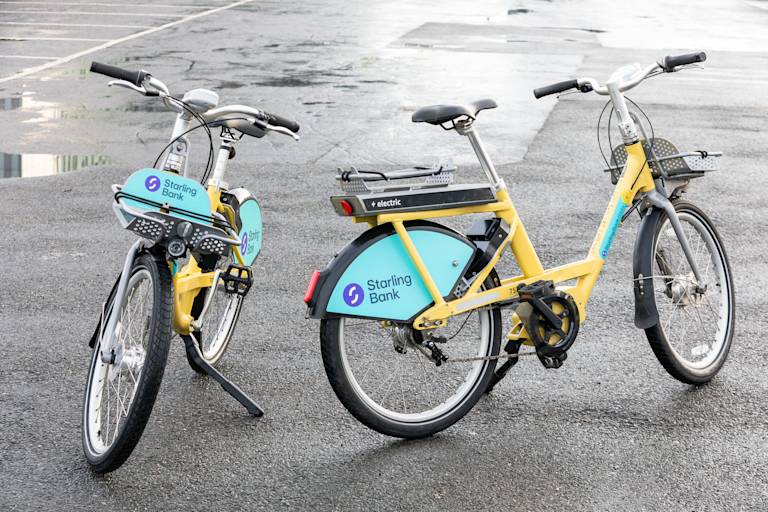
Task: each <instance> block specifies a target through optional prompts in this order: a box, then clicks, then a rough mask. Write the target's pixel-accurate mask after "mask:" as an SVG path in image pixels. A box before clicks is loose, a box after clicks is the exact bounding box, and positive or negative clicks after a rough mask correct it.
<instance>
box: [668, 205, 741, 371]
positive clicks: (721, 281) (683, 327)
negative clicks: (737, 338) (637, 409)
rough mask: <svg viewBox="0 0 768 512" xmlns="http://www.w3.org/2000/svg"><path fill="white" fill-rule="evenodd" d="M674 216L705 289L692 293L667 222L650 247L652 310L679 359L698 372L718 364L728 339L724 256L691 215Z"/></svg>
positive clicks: (687, 267)
mask: <svg viewBox="0 0 768 512" xmlns="http://www.w3.org/2000/svg"><path fill="white" fill-rule="evenodd" d="M678 217H679V218H680V223H681V224H682V226H683V231H684V233H685V236H686V238H687V239H688V243H689V245H690V247H691V252H692V254H693V258H694V261H695V262H696V265H697V267H698V269H699V273H700V274H701V277H702V281H703V282H704V285H705V286H706V291H705V292H704V293H697V292H696V284H697V283H696V278H695V277H694V275H693V272H692V271H691V269H690V265H689V264H688V260H687V259H686V257H685V253H684V252H683V250H682V247H681V246H680V243H679V241H678V240H677V237H676V236H675V232H674V229H673V227H672V225H671V223H670V221H669V219H665V221H664V223H663V224H662V226H661V230H660V232H659V236H658V237H657V241H656V247H655V248H654V278H653V283H654V295H655V299H656V309H657V310H658V312H659V322H660V325H661V328H662V330H663V332H664V336H665V338H666V340H667V342H668V344H669V346H670V348H671V349H672V351H673V352H674V355H675V356H676V357H677V359H678V360H679V361H680V362H681V363H682V364H684V365H685V366H687V367H688V368H690V369H693V370H702V369H705V368H707V367H709V366H711V365H712V364H713V363H714V362H715V361H717V359H718V358H719V356H720V354H721V353H722V351H723V348H724V346H725V343H726V340H727V339H728V330H729V319H730V309H731V304H730V297H731V294H730V282H729V280H728V274H727V268H726V265H725V257H724V255H723V252H722V250H721V248H720V245H719V243H718V241H717V240H716V239H715V237H714V236H713V234H712V233H711V231H710V230H709V228H708V227H707V226H706V224H705V223H704V222H703V221H702V220H701V219H700V218H698V217H697V216H695V215H694V214H692V213H689V212H685V211H683V212H678Z"/></svg>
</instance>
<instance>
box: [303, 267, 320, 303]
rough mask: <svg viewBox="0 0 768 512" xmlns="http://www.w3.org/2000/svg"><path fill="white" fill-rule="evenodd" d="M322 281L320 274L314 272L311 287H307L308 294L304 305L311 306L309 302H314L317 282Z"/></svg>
mask: <svg viewBox="0 0 768 512" xmlns="http://www.w3.org/2000/svg"><path fill="white" fill-rule="evenodd" d="M318 279H320V272H318V271H317V270H315V271H314V272H312V276H311V277H310V278H309V285H307V293H305V294H304V304H306V305H309V301H311V300H312V296H313V295H315V287H316V286H317V280H318Z"/></svg>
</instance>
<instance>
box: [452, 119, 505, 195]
mask: <svg viewBox="0 0 768 512" xmlns="http://www.w3.org/2000/svg"><path fill="white" fill-rule="evenodd" d="M456 131H457V132H459V134H460V135H465V136H466V137H467V138H468V139H469V143H470V144H472V149H473V150H474V151H475V155H477V160H478V161H479V162H480V167H482V169H483V171H484V172H485V175H486V176H487V177H488V181H490V182H491V185H493V187H494V188H495V189H496V190H502V189H506V188H507V185H506V184H505V183H504V180H503V179H501V178H500V177H499V174H498V173H497V172H496V168H495V167H494V166H493V162H491V158H490V157H489V156H488V153H487V152H486V151H485V147H484V146H483V142H482V141H481V140H480V136H479V135H478V134H477V131H475V128H474V127H473V126H472V121H471V120H469V121H460V122H457V123H456Z"/></svg>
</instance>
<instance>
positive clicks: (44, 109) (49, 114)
mask: <svg viewBox="0 0 768 512" xmlns="http://www.w3.org/2000/svg"><path fill="white" fill-rule="evenodd" d="M10 110H21V111H27V112H32V113H34V114H36V117H34V118H33V119H28V120H27V121H25V122H27V123H36V122H40V121H49V120H54V119H61V118H62V117H63V111H62V109H61V107H60V106H59V105H57V104H56V103H50V102H48V101H38V100H36V99H35V98H34V93H32V92H25V93H24V94H21V95H18V96H9V97H7V98H0V111H4V112H7V111H10Z"/></svg>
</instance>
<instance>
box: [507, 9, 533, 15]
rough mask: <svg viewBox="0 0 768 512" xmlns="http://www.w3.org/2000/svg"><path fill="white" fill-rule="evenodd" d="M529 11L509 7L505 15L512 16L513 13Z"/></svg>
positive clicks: (526, 12)
mask: <svg viewBox="0 0 768 512" xmlns="http://www.w3.org/2000/svg"><path fill="white" fill-rule="evenodd" d="M529 12H531V10H530V9H509V10H507V15H509V16H512V15H513V14H528V13H529Z"/></svg>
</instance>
